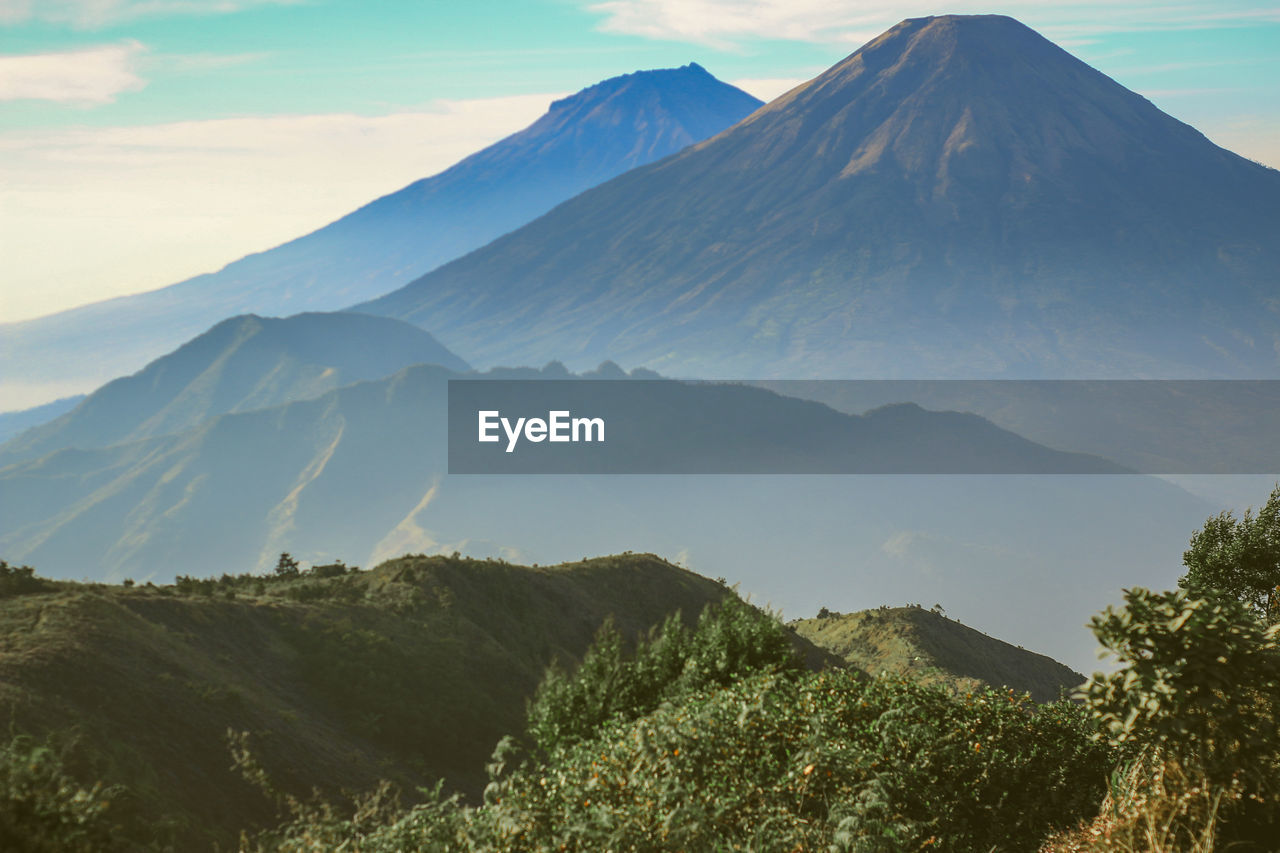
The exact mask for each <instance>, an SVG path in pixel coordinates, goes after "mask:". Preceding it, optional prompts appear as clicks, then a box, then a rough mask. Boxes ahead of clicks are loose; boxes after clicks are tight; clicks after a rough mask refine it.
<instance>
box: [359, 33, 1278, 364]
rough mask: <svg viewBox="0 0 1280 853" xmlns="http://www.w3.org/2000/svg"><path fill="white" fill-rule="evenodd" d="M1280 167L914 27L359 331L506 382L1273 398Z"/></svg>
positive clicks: (1066, 69) (1082, 77)
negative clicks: (1211, 381) (599, 366)
mask: <svg viewBox="0 0 1280 853" xmlns="http://www.w3.org/2000/svg"><path fill="white" fill-rule="evenodd" d="M1277 234H1280V172H1277V171H1276V170H1274V169H1270V168H1267V167H1264V166H1261V165H1259V164H1257V163H1254V162H1251V161H1249V160H1246V159H1244V158H1242V157H1239V156H1237V155H1235V154H1232V153H1231V152H1229V151H1225V150H1223V149H1221V148H1219V147H1217V146H1215V145H1213V144H1212V143H1211V142H1209V141H1208V140H1207V139H1206V138H1205V137H1204V136H1202V135H1201V134H1200V133H1199V132H1197V131H1196V130H1195V129H1194V128H1191V127H1189V126H1187V125H1185V124H1183V123H1181V122H1179V121H1177V120H1175V119H1173V118H1171V117H1169V116H1168V115H1166V114H1164V113H1162V112H1161V111H1160V110H1158V109H1157V108H1156V107H1155V106H1153V105H1152V104H1151V103H1150V102H1148V101H1147V100H1146V99H1144V98H1142V97H1140V96H1138V95H1136V94H1134V93H1133V92H1130V91H1128V90H1127V89H1125V88H1124V87H1122V86H1120V85H1119V84H1117V83H1116V82H1115V81H1113V80H1111V79H1110V78H1108V77H1106V76H1105V75H1103V74H1101V73H1100V72H1098V71H1096V70H1094V69H1093V68H1091V67H1089V66H1088V65H1086V64H1085V63H1083V62H1081V61H1079V60H1078V59H1076V58H1074V57H1072V56H1071V55H1070V54H1068V53H1067V52H1066V51H1064V50H1062V49H1060V48H1059V47H1057V46H1055V45H1053V44H1052V43H1050V42H1049V41H1047V40H1045V39H1044V38H1042V37H1041V36H1039V35H1038V34H1036V33H1035V32H1033V31H1032V30H1030V29H1028V28H1027V27H1025V26H1023V25H1022V24H1020V23H1018V22H1017V21H1015V20H1013V19H1011V18H1006V17H1001V16H995V15H983V16H944V17H936V18H920V19H912V20H908V21H904V22H902V23H901V24H899V25H897V26H896V27H894V28H892V29H891V30H889V31H888V32H886V33H885V34H884V35H882V36H880V37H879V38H877V39H875V40H874V41H872V42H870V43H869V44H867V45H866V46H865V47H863V48H861V49H860V50H858V51H857V52H856V53H854V54H853V55H851V56H850V57H848V58H847V59H845V60H844V61H842V62H840V63H839V64H837V65H836V66H834V67H833V68H831V69H830V70H828V71H826V72H825V73H823V74H821V75H819V76H818V77H817V78H815V79H813V80H812V81H810V82H808V83H806V84H804V85H802V86H800V87H797V88H796V89H794V90H792V91H791V92H789V93H787V94H786V95H784V96H782V97H780V98H778V99H777V100H775V101H773V102H772V103H770V104H769V105H768V106H766V107H764V108H762V109H760V110H758V111H756V112H755V113H753V114H752V115H751V116H750V117H749V118H747V119H746V120H744V121H742V122H740V123H739V124H737V125H735V126H734V127H733V128H731V129H730V130H728V131H726V132H724V133H722V134H720V135H718V136H716V137H715V138H713V139H710V140H708V141H706V142H703V143H701V144H699V145H696V146H692V147H690V148H689V149H686V150H685V151H683V152H681V153H680V154H679V155H677V156H675V157H672V158H669V159H667V160H664V161H662V162H659V163H655V164H652V165H650V166H647V167H643V168H640V169H636V170H633V171H631V172H629V173H627V174H625V175H622V176H620V177H618V178H615V179H614V180H612V181H610V182H608V183H606V184H604V185H602V186H599V187H597V188H595V189H593V190H590V191H587V192H584V193H582V194H581V195H579V196H577V197H576V198H574V199H572V200H571V201H569V202H566V203H565V204H563V205H561V206H559V207H558V208H556V209H555V210H554V211H552V212H551V213H549V214H548V215H546V216H544V217H541V218H539V219H538V220H536V221H534V222H532V223H530V224H529V225H526V226H524V227H523V228H520V229H518V230H516V231H514V232H512V233H511V234H508V235H506V236H504V237H501V238H499V239H497V240H495V241H494V242H493V243H491V244H489V245H488V246H486V247H484V248H483V249H480V250H478V251H476V252H473V253H471V254H470V255H467V256H466V257H463V258H460V259H459V260H456V261H453V262H451V263H449V264H447V265H445V266H443V267H441V268H439V269H437V270H435V271H433V272H431V273H429V274H427V275H425V276H423V277H422V278H420V279H418V280H417V281H414V282H412V283H409V284H407V285H405V286H404V287H403V288H401V289H399V290H398V291H395V292H394V293H391V294H388V295H387V296H384V297H382V298H380V299H377V300H374V301H372V302H369V303H366V304H364V305H361V306H359V308H358V310H363V311H368V312H370V313H377V314H383V315H386V316H393V317H398V318H401V319H405V320H409V321H411V322H415V323H418V324H421V325H424V326H426V327H429V328H431V329H432V331H433V332H435V333H436V334H437V335H438V336H439V337H440V339H441V341H442V342H444V343H445V344H446V345H447V346H449V347H451V348H452V349H454V350H455V351H457V352H458V353H460V354H462V355H463V356H465V357H466V358H467V359H468V360H470V361H471V362H473V363H475V364H478V365H480V366H485V365H490V364H495V363H535V364H536V363H541V362H543V361H545V360H547V359H548V358H552V357H554V358H560V359H563V360H565V361H566V363H567V364H569V365H570V366H571V367H574V366H580V365H589V364H594V363H596V362H598V361H599V360H601V359H602V358H612V359H615V360H617V361H619V362H620V363H623V364H645V365H647V366H649V367H652V368H654V369H657V370H660V371H662V372H663V373H666V374H669V375H679V376H699V377H704V378H711V377H756V378H761V377H791V378H802V377H803V378H811V377H838V378H850V377H870V378H877V377H912V378H914V377H920V376H927V377H960V376H968V377H992V376H1000V377H1006V376H1025V377H1051V376H1067V377H1081V376H1092V377H1109V376H1132V377H1143V376H1148V377H1202V376H1232V377H1234V376H1272V375H1275V373H1276V372H1277V368H1278V367H1280V357H1278V356H1277V351H1278V348H1280V306H1278V305H1277V302H1276V299H1275V293H1276V285H1277V282H1278V281H1280V278H1278V276H1280V241H1278V240H1276V235H1277Z"/></svg>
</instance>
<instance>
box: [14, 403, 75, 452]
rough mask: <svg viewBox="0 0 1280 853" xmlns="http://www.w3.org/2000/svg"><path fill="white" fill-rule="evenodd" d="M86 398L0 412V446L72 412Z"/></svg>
mask: <svg viewBox="0 0 1280 853" xmlns="http://www.w3.org/2000/svg"><path fill="white" fill-rule="evenodd" d="M84 398H85V395H84V394H76V395H74V396H71V397H62V398H61V399H58V400H54V401H52V402H50V403H45V404H44V405H42V406H32V407H31V408H29V409H20V410H18V411H14V412H0V444H3V443H4V442H6V441H8V440H9V439H11V438H13V437H14V436H15V435H19V434H21V433H24V432H26V431H27V430H29V429H31V428H32V427H35V426H40V424H45V423H48V422H49V421H51V420H53V419H54V418H56V417H58V416H59V415H62V414H65V413H66V412H69V411H71V410H72V409H74V408H75V407H76V406H78V405H79V404H80V401H81V400H83V399H84Z"/></svg>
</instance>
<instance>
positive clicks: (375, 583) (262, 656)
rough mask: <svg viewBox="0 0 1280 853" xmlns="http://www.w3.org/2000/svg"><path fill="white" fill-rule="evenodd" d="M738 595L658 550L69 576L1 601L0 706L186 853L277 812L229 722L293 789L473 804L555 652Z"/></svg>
mask: <svg viewBox="0 0 1280 853" xmlns="http://www.w3.org/2000/svg"><path fill="white" fill-rule="evenodd" d="M330 568H331V569H334V568H336V569H337V570H339V571H341V567H330ZM731 594H732V593H730V592H729V591H728V590H726V589H725V588H724V587H722V586H720V585H719V584H716V583H715V582H713V581H710V580H708V579H706V578H703V577H700V576H698V575H696V574H693V573H692V572H689V571H686V570H684V569H681V568H678V567H676V566H673V565H671V564H670V563H667V562H664V561H662V560H660V559H658V558H656V557H653V556H652V555H646V554H634V555H621V556H615V557H603V558H598V559H593V560H586V561H583V562H580V563H574V564H571V565H559V566H551V567H544V568H536V567H535V568H530V567H525V566H515V565H510V564H507V563H502V562H491V561H479V560H469V559H451V558H446V557H433V558H426V557H405V558H403V559H399V560H395V561H392V562H389V563H385V564H383V565H381V566H379V567H378V568H376V569H374V570H373V571H367V572H358V573H343V574H339V575H338V576H336V577H329V578H327V579H313V578H310V577H308V576H303V577H301V578H298V579H294V580H281V579H272V578H266V579H253V578H244V579H239V580H238V581H237V582H231V583H228V582H223V583H221V584H219V583H217V582H209V583H208V584H206V585H204V586H203V587H201V586H198V585H195V586H193V585H190V584H184V585H181V586H180V587H179V589H177V590H175V589H174V588H172V587H153V586H138V587H133V588H121V587H90V586H85V585H80V584H62V585H59V586H58V587H56V588H55V589H52V590H50V591H47V592H43V593H38V594H31V595H23V596H20V597H10V598H0V711H3V713H4V715H5V718H6V720H8V721H9V724H10V731H11V732H13V731H20V732H25V733H29V734H32V735H35V736H36V737H44V736H45V735H50V734H51V735H54V736H55V737H59V738H67V737H74V739H75V740H76V742H77V744H78V747H79V753H80V764H81V766H82V767H86V766H87V768H89V770H88V773H91V774H92V775H94V776H97V777H105V778H106V781H108V782H122V783H124V784H126V785H127V786H128V787H129V789H130V790H131V793H132V794H133V797H132V798H130V799H132V801H133V803H134V807H135V809H137V811H138V814H137V815H135V818H136V820H137V821H138V822H140V823H142V824H144V825H146V826H147V827H148V828H149V829H151V830H153V831H156V834H157V835H161V836H163V834H164V831H165V823H166V821H175V819H176V825H175V826H174V829H175V830H176V833H177V838H176V839H175V841H176V843H175V846H174V847H173V848H172V849H179V850H200V849H204V850H208V849H210V848H211V847H212V843H211V842H214V841H216V842H218V844H220V846H221V849H223V850H226V849H232V848H233V846H234V843H235V838H236V833H237V832H238V831H239V830H240V829H247V828H251V826H252V825H253V824H257V825H258V826H263V825H270V824H273V823H274V822H275V821H276V815H275V809H274V806H273V804H272V803H270V802H269V801H268V800H267V799H266V798H265V797H264V796H263V795H262V794H261V793H260V792H259V791H257V790H255V789H254V788H253V787H252V786H251V785H249V784H248V783H247V782H245V781H244V780H243V779H241V778H239V776H238V774H237V773H236V771H234V770H233V769H232V766H231V765H232V761H231V753H230V750H229V747H228V744H227V739H226V735H227V732H228V731H229V730H230V731H235V732H242V731H244V732H248V733H249V734H250V740H249V745H250V747H251V748H252V749H253V751H254V753H255V755H256V757H257V758H258V759H259V760H260V761H261V763H262V765H263V766H264V767H265V769H266V770H267V771H268V773H270V775H271V776H272V778H273V781H274V782H276V783H277V784H278V785H280V786H281V787H282V788H283V789H284V790H285V791H288V792H290V793H292V794H294V795H296V796H300V797H306V796H308V795H309V793H310V792H311V790H312V788H313V787H318V788H319V789H321V790H322V791H323V792H324V793H325V795H326V796H328V797H329V798H331V799H338V798H340V797H341V795H342V793H343V792H344V790H345V791H367V790H370V789H372V788H373V787H374V785H375V784H376V783H377V781H378V780H379V779H391V780H393V781H395V782H396V783H398V784H400V785H401V786H402V787H404V788H405V789H406V790H407V791H412V790H413V787H414V786H417V785H425V784H428V783H430V782H432V781H434V780H436V779H439V778H443V779H444V780H445V781H446V790H461V791H463V792H465V793H467V794H468V795H469V796H470V797H472V798H473V799H478V796H479V793H480V789H481V788H482V787H483V784H484V781H485V773H484V764H485V761H486V760H487V759H488V758H489V756H490V754H491V753H492V751H493V747H494V745H495V744H496V742H497V740H498V738H499V737H501V736H502V735H503V734H507V733H510V732H515V731H518V730H519V729H520V728H521V724H522V722H523V717H524V703H525V700H526V699H527V698H529V697H530V696H531V695H532V693H533V691H534V688H535V687H536V686H537V684H538V682H539V681H540V680H541V679H542V676H543V673H544V672H545V670H546V667H547V666H548V665H549V664H550V663H551V662H552V660H553V659H559V660H560V661H561V662H562V663H564V664H571V663H573V662H576V661H577V660H578V659H579V658H580V657H581V656H582V654H583V652H585V650H586V648H587V646H588V645H589V643H590V642H591V640H592V638H593V636H594V634H595V632H596V631H597V629H598V628H599V627H600V625H601V624H602V622H603V621H604V620H605V618H606V617H610V616H611V617H612V618H613V620H614V623H615V625H616V626H617V628H618V629H619V631H620V632H621V633H622V635H623V636H624V637H626V638H627V639H634V638H635V637H636V636H637V634H639V633H641V632H643V631H646V630H648V629H649V628H650V627H652V626H655V625H657V624H659V623H661V622H662V621H663V620H664V619H665V618H666V616H668V615H669V614H671V613H674V612H675V611H677V610H679V611H680V612H681V613H682V615H683V616H684V618H685V619H686V620H688V621H689V622H690V623H692V622H693V620H695V619H696V618H697V616H698V614H699V613H700V612H701V611H702V610H703V608H704V607H705V606H706V605H707V604H708V603H711V602H715V601H719V600H721V599H722V598H724V597H725V596H726V595H731ZM796 642H797V646H798V648H801V649H803V650H806V651H808V652H809V653H810V654H811V655H816V656H817V657H821V654H820V653H818V652H817V651H816V650H814V649H813V648H812V646H810V645H809V644H808V643H806V642H805V641H802V640H797V641H796Z"/></svg>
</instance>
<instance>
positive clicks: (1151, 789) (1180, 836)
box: [1041, 760, 1243, 853]
mask: <svg viewBox="0 0 1280 853" xmlns="http://www.w3.org/2000/svg"><path fill="white" fill-rule="evenodd" d="M1242 797H1243V792H1242V790H1241V789H1240V788H1239V787H1238V786H1236V787H1230V788H1225V787H1223V786H1221V785H1213V784H1210V783H1209V782H1208V780H1206V779H1205V777H1204V774H1203V773H1202V772H1199V771H1196V770H1193V769H1189V768H1185V767H1183V766H1181V765H1180V764H1178V763H1177V762H1174V761H1171V760H1166V761H1163V762H1156V761H1151V760H1139V761H1136V762H1135V763H1134V764H1133V766H1132V767H1131V768H1130V770H1129V771H1128V772H1126V773H1124V774H1119V773H1117V774H1116V776H1115V778H1114V779H1113V780H1112V785H1111V793H1110V794H1109V795H1108V796H1107V798H1106V799H1105V800H1104V801H1103V804H1102V810H1101V813H1100V814H1099V815H1098V817H1097V818H1095V819H1094V820H1093V821H1092V822H1091V823H1088V824H1085V825H1082V826H1080V827H1077V828H1076V829H1074V830H1071V831H1069V832H1064V833H1060V834H1058V835H1056V836H1054V837H1053V838H1051V839H1049V841H1048V842H1046V843H1045V845H1044V846H1043V847H1041V853H1093V851H1104V850H1105V851H1120V853H1214V851H1215V850H1224V849H1225V848H1223V847H1221V846H1220V845H1218V843H1217V834H1218V832H1217V830H1218V823H1219V816H1220V815H1221V814H1222V812H1223V810H1224V807H1226V806H1228V805H1229V804H1231V803H1234V802H1237V801H1238V800H1240V799H1241V798H1242Z"/></svg>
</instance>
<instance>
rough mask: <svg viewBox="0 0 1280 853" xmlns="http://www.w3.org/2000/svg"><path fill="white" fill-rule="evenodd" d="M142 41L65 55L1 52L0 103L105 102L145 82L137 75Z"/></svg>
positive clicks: (131, 90) (134, 89) (137, 87)
mask: <svg viewBox="0 0 1280 853" xmlns="http://www.w3.org/2000/svg"><path fill="white" fill-rule="evenodd" d="M145 51H146V48H144V47H143V46H142V45H141V44H139V43H137V42H134V41H131V42H126V43H124V44H115V45H103V46H100V47H91V48H87V49H85V50H75V51H68V52H65V53H36V54H28V55H25V56H0V101H17V100H28V99H29V100H41V101H60V102H63V103H73V104H108V103H111V102H112V101H114V100H115V99H116V96H117V95H119V94H121V93H122V92H135V91H137V90H139V89H141V88H142V87H143V86H145V85H146V81H145V80H143V79H142V78H141V77H139V76H138V74H137V71H136V66H137V62H138V58H139V56H141V55H142V54H143V53H144V52H145Z"/></svg>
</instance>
